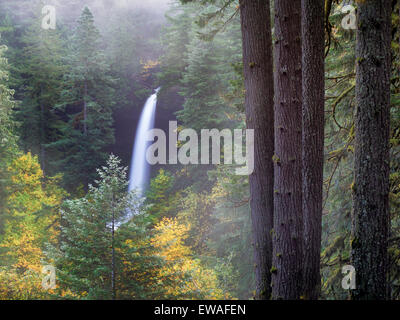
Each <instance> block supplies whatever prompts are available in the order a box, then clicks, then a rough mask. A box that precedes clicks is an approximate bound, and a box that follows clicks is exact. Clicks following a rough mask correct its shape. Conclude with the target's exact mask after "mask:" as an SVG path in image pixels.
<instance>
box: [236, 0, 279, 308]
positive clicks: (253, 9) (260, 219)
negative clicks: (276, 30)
mask: <svg viewBox="0 0 400 320" xmlns="http://www.w3.org/2000/svg"><path fill="white" fill-rule="evenodd" d="M269 6H270V2H269V0H241V1H240V16H241V26H242V39H243V65H244V78H245V80H244V82H245V88H246V97H245V107H246V120H247V128H248V129H254V148H255V149H254V158H255V159H254V172H253V174H252V175H251V176H250V193H251V217H252V225H253V241H254V258H255V274H256V295H255V298H256V299H263V300H264V299H269V298H270V297H271V286H270V285H271V274H270V269H271V260H272V237H271V230H272V227H273V224H272V219H273V174H274V173H273V172H274V171H273V170H274V169H273V163H272V156H273V152H274V129H273V128H274V110H273V99H274V88H273V63H272V38H271V22H270V7H269Z"/></svg>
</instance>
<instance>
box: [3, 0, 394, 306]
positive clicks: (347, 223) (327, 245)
mask: <svg viewBox="0 0 400 320" xmlns="http://www.w3.org/2000/svg"><path fill="white" fill-rule="evenodd" d="M242 1H245V0H242ZM385 1H386V2H387V3H389V2H390V6H391V9H392V11H391V18H390V19H391V21H390V24H391V30H390V36H391V47H390V50H391V66H390V69H391V79H390V97H391V100H390V138H389V141H388V143H390V157H387V159H386V160H385V161H387V163H388V164H390V176H389V180H388V183H389V187H390V191H389V194H388V197H389V208H390V209H389V214H388V224H390V228H389V229H390V232H389V233H388V237H387V239H385V241H386V242H387V252H388V258H387V266H385V268H387V275H384V276H385V277H386V278H387V283H388V285H387V296H386V298H387V299H394V300H398V299H400V211H399V208H400V171H399V166H400V162H399V161H400V155H399V151H400V149H399V141H400V111H399V105H400V71H399V70H400V37H399V36H400V30H399V25H400V18H399V13H400V1H396V0H393V1H387V0H385ZM143 2H145V3H143ZM272 2H273V1H272ZM278 2H279V0H278ZM283 2H284V1H283ZM347 2H348V1H347ZM347 2H346V3H347ZM367 2H368V1H367ZM45 4H50V5H54V6H55V7H56V9H57V28H56V29H55V30H44V29H42V28H41V23H42V18H43V15H42V12H41V11H42V7H43V6H44V5H45ZM324 4H325V5H326V6H325V16H324V17H323V18H324V22H325V25H324V30H323V32H322V33H321V35H322V37H323V41H324V50H325V54H326V56H325V88H324V90H325V97H324V102H325V107H324V118H325V120H324V121H325V132H324V133H323V134H322V135H323V136H324V138H323V139H324V155H323V156H324V171H323V190H322V191H323V194H322V195H323V198H322V199H321V200H322V208H321V211H322V236H321V238H322V239H321V240H322V241H321V252H320V274H321V287H320V291H319V292H318V297H319V298H320V299H347V298H348V297H349V290H345V289H343V288H342V279H343V277H344V275H343V274H342V267H343V266H345V265H351V264H352V262H351V250H352V249H351V248H352V246H353V248H354V247H356V246H357V243H356V241H355V240H354V239H358V238H355V237H353V236H352V224H354V223H357V222H354V221H355V220H357V219H355V218H354V215H353V211H354V210H353V197H352V193H353V192H355V189H356V188H357V186H356V185H355V183H354V158H355V157H354V155H355V122H356V123H357V121H355V114H356V109H357V101H356V100H357V99H356V64H357V63H362V62H363V61H362V60H360V58H356V31H355V30H351V29H344V28H342V26H341V21H342V19H343V18H344V17H345V16H346V14H345V13H342V12H341V10H340V9H341V8H342V6H343V3H342V1H325V3H324ZM243 17H244V16H242V18H243ZM271 17H272V19H271V23H272V43H273V44H274V45H275V46H277V43H278V42H279V41H280V40H279V39H278V38H277V36H276V34H275V32H276V26H274V23H275V19H277V17H276V15H275V8H274V6H272V4H271ZM243 25H244V22H243V21H242V26H243ZM242 31H243V29H242ZM0 35H1V38H0V299H12V300H21V299H24V300H25V299H253V298H256V299H260V298H263V297H264V296H265V294H266V293H265V292H259V291H260V284H257V283H258V282H259V281H260V280H259V279H256V276H255V269H256V268H257V267H259V266H257V263H255V262H254V250H255V248H257V245H258V244H255V243H254V238H253V236H252V234H253V229H252V221H251V203H250V199H251V194H250V183H249V177H247V176H238V175H235V174H234V171H233V170H232V169H233V168H234V167H235V165H224V164H221V165H207V166H204V165H189V166H183V165H179V164H178V165H164V166H163V165H156V166H152V169H151V181H150V182H149V186H148V188H147V191H146V193H145V195H144V197H139V196H138V194H136V193H128V192H127V186H128V176H129V168H128V166H129V164H130V160H131V156H132V146H133V143H134V138H135V132H136V126H137V122H138V120H139V116H140V113H141V110H142V107H143V105H144V103H145V101H146V99H147V98H148V97H149V95H150V94H152V93H153V91H154V89H155V88H158V87H161V91H160V93H159V94H158V104H157V113H156V124H155V127H156V128H160V129H163V130H164V131H166V132H168V121H170V120H171V121H172V120H177V121H178V124H179V128H178V130H182V129H183V128H192V129H195V130H196V131H198V132H199V131H200V130H201V129H203V128H205V129H213V128H217V129H219V130H222V129H226V128H228V129H232V130H233V129H244V128H246V125H248V123H247V122H249V121H247V120H246V104H245V101H246V100H245V99H246V94H249V90H246V89H245V75H247V74H248V73H247V72H250V71H251V70H250V69H252V68H254V67H255V66H254V65H252V64H251V63H250V64H249V65H248V66H246V65H244V64H243V52H246V50H245V51H243V49H244V48H243V45H242V32H241V18H240V14H239V2H238V1H232V0H215V1H167V0H165V1H161V0H160V1H134V0H131V1H128V0H126V1H112V0H73V1H50V0H49V1H45V2H44V1H40V0H34V1H32V0H29V1H28V0H0ZM246 68H250V69H248V71H246V70H247V69H246ZM377 68H379V66H378V67H377ZM244 69H245V72H243V70H244ZM270 71H271V74H270V76H271V79H272V72H273V70H272V68H271V70H270ZM275 72H276V68H275ZM282 73H285V71H282ZM300 73H301V67H300ZM388 93H389V91H388ZM250 94H251V93H250ZM299 94H300V95H301V86H300V92H299ZM276 97H281V96H279V93H277V92H275V98H276ZM276 99H278V98H276ZM247 101H248V100H247ZM271 107H273V106H271ZM85 110H86V111H85ZM247 112H248V109H247ZM254 116H255V117H257V113H255V114H254ZM251 121H253V120H251ZM265 126H267V127H268V126H269V127H270V128H273V127H274V123H273V121H272V123H265ZM284 129H285V128H281V127H276V130H282V131H283V130H284ZM321 138H322V136H321ZM275 151H276V150H275ZM276 154H277V152H276V153H274V154H273V157H269V159H268V160H267V161H269V162H271V166H272V165H273V164H274V165H275V166H279V165H280V159H279V157H278V156H277V155H276ZM256 157H257V153H256ZM263 159H264V158H260V159H256V162H257V161H263ZM293 161H294V159H293ZM275 178H276V176H275ZM293 179H294V178H293ZM288 181H289V182H288V183H290V181H291V178H290V179H289V180H288ZM272 191H273V192H274V193H275V195H274V196H275V197H277V196H279V190H277V189H276V188H275V189H274V188H273V186H272V185H271V192H272ZM376 191H377V192H378V191H379V190H376ZM277 194H278V195H277ZM271 196H272V195H271ZM253 198H254V197H253ZM128 209H129V210H134V211H135V212H138V213H139V214H137V215H135V216H134V217H133V218H132V219H131V220H130V221H128V222H126V223H124V224H122V225H121V226H119V228H117V229H115V230H114V228H111V227H110V223H111V222H115V221H117V220H118V219H119V218H121V217H123V216H124V215H125V214H126V212H127V210H128ZM282 225H283V222H282ZM353 231H354V229H353ZM275 232H276V230H275V229H272V230H269V231H268V233H269V234H271V236H274V233H275ZM280 254H281V253H280V252H275V251H274V253H273V255H274V257H275V258H274V257H273V258H272V259H273V260H275V259H276V258H280ZM366 259H368V258H366ZM300 261H301V259H300ZM47 265H51V266H54V267H55V268H56V283H57V286H56V288H53V289H50V290H45V289H44V288H43V287H42V279H43V276H44V275H43V274H42V268H43V266H47ZM276 267H277V265H275V264H274V265H271V266H270V267H269V268H268V273H269V274H272V277H274V274H275V275H276V274H278V275H279V272H278V273H277V270H276ZM273 281H274V280H273ZM275 281H276V279H275ZM317 281H319V280H317ZM266 286H268V287H269V283H267V284H266ZM268 293H269V294H270V292H268ZM268 298H269V296H268ZM273 298H278V299H279V298H285V297H278V296H275V297H273ZM288 298H292V297H291V296H290V295H288ZM297 298H304V297H303V296H301V297H300V296H299V297H297Z"/></svg>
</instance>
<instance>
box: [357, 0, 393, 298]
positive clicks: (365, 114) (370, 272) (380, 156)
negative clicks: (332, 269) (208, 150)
mask: <svg viewBox="0 0 400 320" xmlns="http://www.w3.org/2000/svg"><path fill="white" fill-rule="evenodd" d="M357 18H358V30H357V44H356V57H357V65H356V116H355V160H354V188H353V196H354V216H353V223H352V224H353V230H352V232H353V234H352V237H353V239H352V253H351V258H352V263H353V265H354V267H355V269H356V286H357V288H356V290H354V291H352V298H353V299H357V300H364V299H386V298H387V280H386V275H387V270H388V259H387V246H388V244H387V243H388V232H389V203H388V196H389V129H390V113H389V112H390V73H391V1H390V0H382V1H374V0H365V1H359V3H358V11H357Z"/></svg>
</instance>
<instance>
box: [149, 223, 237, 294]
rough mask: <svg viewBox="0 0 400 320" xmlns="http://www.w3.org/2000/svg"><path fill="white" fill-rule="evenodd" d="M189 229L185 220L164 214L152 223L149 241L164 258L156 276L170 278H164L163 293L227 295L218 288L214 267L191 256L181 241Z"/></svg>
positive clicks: (184, 238)
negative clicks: (181, 220) (164, 291)
mask: <svg viewBox="0 0 400 320" xmlns="http://www.w3.org/2000/svg"><path fill="white" fill-rule="evenodd" d="M189 230H190V225H189V224H182V223H180V222H179V221H178V219H176V218H173V219H169V218H164V219H163V220H162V221H160V222H159V223H158V224H157V225H156V226H155V231H156V234H155V236H154V237H153V238H152V240H151V243H152V245H153V246H154V247H155V248H156V250H157V252H159V255H160V256H161V257H163V258H164V259H165V260H166V265H165V266H164V267H163V268H162V269H161V270H160V278H161V279H162V278H167V279H169V280H172V281H170V282H168V281H165V284H166V288H165V289H166V291H167V294H168V295H171V296H173V297H177V298H183V299H190V298H191V299H212V300H218V299H229V298H230V297H229V296H228V295H227V294H224V292H223V291H222V290H221V289H220V288H219V286H218V279H217V276H216V275H215V273H214V271H213V270H211V269H208V268H206V267H204V266H202V264H201V262H200V260H199V259H194V257H193V253H192V252H191V249H190V248H189V247H188V246H186V245H185V240H186V239H187V238H188V232H189ZM169 283H171V284H169Z"/></svg>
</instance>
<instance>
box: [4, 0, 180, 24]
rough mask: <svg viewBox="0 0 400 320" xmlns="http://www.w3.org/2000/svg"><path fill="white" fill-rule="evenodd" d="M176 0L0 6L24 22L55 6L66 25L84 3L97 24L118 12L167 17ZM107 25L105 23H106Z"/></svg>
mask: <svg viewBox="0 0 400 320" xmlns="http://www.w3.org/2000/svg"><path fill="white" fill-rule="evenodd" d="M171 2H174V0H145V1H143V0H68V1H65V0H0V10H2V11H3V10H4V9H5V8H7V9H11V10H12V17H13V19H15V20H18V21H20V22H21V23H24V21H25V20H27V19H28V18H29V17H33V16H34V15H35V14H36V15H37V14H38V13H39V14H40V10H41V8H42V7H43V6H44V5H52V6H54V7H55V8H56V12H57V19H59V21H61V22H62V23H65V24H67V25H70V24H74V23H75V21H76V20H77V19H78V17H79V15H80V12H81V11H82V9H83V8H84V7H85V6H88V7H89V9H90V10H91V11H92V13H93V15H94V17H95V20H96V24H97V25H98V26H99V27H100V29H103V28H102V27H104V24H107V21H108V20H109V19H110V18H111V17H112V16H113V15H115V14H140V13H141V12H146V14H147V15H149V14H150V15H151V16H152V17H153V19H154V20H160V21H159V22H162V21H163V20H164V15H165V12H166V10H167V9H168V4H169V3H171ZM105 27H106V26H105Z"/></svg>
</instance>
